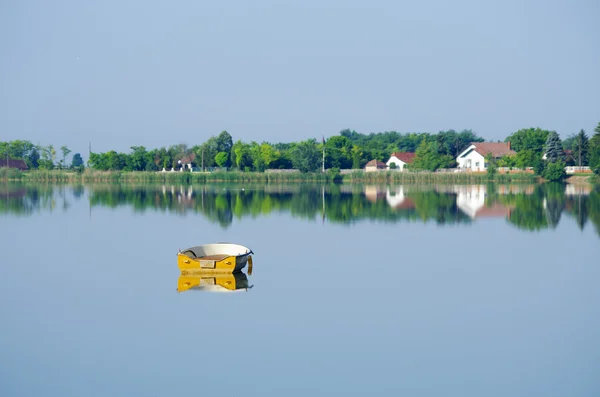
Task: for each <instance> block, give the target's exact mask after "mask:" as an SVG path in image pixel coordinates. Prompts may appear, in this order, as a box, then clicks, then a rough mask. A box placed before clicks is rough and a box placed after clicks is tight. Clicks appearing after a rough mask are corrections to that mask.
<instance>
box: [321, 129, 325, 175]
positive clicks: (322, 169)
mask: <svg viewBox="0 0 600 397" xmlns="http://www.w3.org/2000/svg"><path fill="white" fill-rule="evenodd" d="M321 172H322V173H325V137H323V167H322V168H321Z"/></svg>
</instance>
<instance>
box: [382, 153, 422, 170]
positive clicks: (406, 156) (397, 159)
mask: <svg viewBox="0 0 600 397" xmlns="http://www.w3.org/2000/svg"><path fill="white" fill-rule="evenodd" d="M414 159H415V154H414V153H410V152H395V153H392V155H391V156H390V159H389V160H388V161H387V163H385V164H386V165H387V168H391V167H390V165H391V164H395V165H396V169H398V170H400V171H404V167H406V165H407V164H410V163H412V162H413V160H414Z"/></svg>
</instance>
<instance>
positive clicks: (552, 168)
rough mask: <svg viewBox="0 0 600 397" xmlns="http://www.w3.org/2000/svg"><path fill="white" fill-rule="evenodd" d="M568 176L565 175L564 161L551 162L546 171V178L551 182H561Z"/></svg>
mask: <svg viewBox="0 0 600 397" xmlns="http://www.w3.org/2000/svg"><path fill="white" fill-rule="evenodd" d="M565 176H566V173H565V162H564V161H563V160H560V159H559V160H556V161H554V162H549V163H548V164H547V165H546V169H545V170H544V178H546V179H547V180H549V181H551V182H560V181H562V180H563V179H564V178H565Z"/></svg>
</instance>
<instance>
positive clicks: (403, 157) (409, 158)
mask: <svg viewBox="0 0 600 397" xmlns="http://www.w3.org/2000/svg"><path fill="white" fill-rule="evenodd" d="M392 157H396V158H397V159H398V160H400V161H402V162H404V163H406V164H410V163H412V162H413V160H414V159H415V153H412V152H394V153H392Z"/></svg>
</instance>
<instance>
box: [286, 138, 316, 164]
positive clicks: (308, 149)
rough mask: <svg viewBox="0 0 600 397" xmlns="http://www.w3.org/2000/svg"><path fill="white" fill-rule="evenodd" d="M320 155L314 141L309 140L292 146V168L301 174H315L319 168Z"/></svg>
mask: <svg viewBox="0 0 600 397" xmlns="http://www.w3.org/2000/svg"><path fill="white" fill-rule="evenodd" d="M320 155H321V153H320V152H319V149H318V148H317V142H316V141H315V140H314V139H309V140H306V141H302V142H300V143H298V144H297V145H296V146H294V148H293V149H292V163H293V164H294V168H297V169H299V170H300V171H302V172H315V171H316V170H318V169H319V166H320V159H321V158H320V157H321V156H320Z"/></svg>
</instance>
